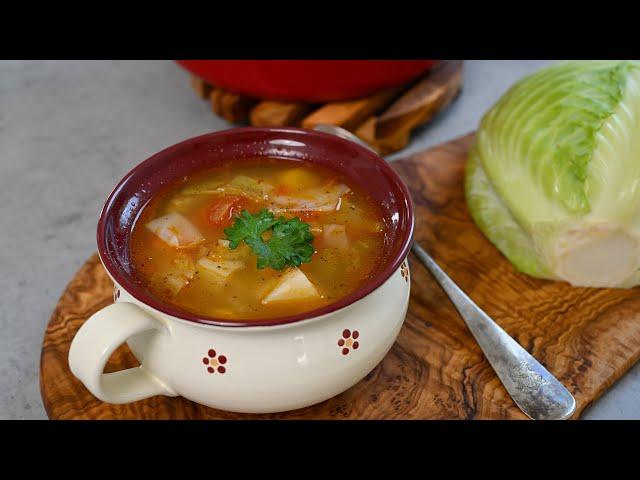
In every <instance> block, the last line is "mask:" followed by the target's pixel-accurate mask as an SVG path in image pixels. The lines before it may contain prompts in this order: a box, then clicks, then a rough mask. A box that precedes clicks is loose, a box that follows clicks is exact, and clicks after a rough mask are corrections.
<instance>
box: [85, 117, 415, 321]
mask: <svg viewBox="0 0 640 480" xmlns="http://www.w3.org/2000/svg"><path fill="white" fill-rule="evenodd" d="M236 132H237V133H245V134H246V133H256V134H259V133H267V132H271V133H278V134H283V135H286V134H288V133H295V134H297V135H300V134H302V135H307V136H311V137H319V138H321V139H322V138H323V137H324V138H326V139H328V140H331V141H337V142H339V143H345V144H348V145H349V147H351V148H356V149H357V150H359V151H360V153H361V154H362V155H365V156H367V157H369V158H370V159H371V160H372V161H374V162H375V163H376V164H377V166H379V167H380V168H381V169H382V170H383V171H384V173H385V174H386V175H387V176H388V178H390V179H391V181H392V182H393V183H395V184H396V187H397V188H398V189H399V191H400V192H401V193H402V197H403V198H401V199H400V200H403V202H399V204H400V203H402V206H401V207H400V210H401V211H402V210H403V209H406V212H403V213H405V216H406V218H408V222H409V228H408V229H407V230H406V232H405V234H404V236H403V237H401V240H400V242H401V248H400V250H399V251H398V253H397V254H396V255H395V256H394V257H393V258H392V259H391V260H390V261H388V262H387V264H386V266H385V267H384V268H383V269H381V270H380V271H379V272H378V273H377V274H376V275H375V276H374V277H373V278H371V279H370V280H369V281H367V282H366V283H365V284H364V285H362V286H361V287H360V288H358V289H357V290H355V291H353V292H351V293H350V294H349V295H346V296H344V297H342V298H340V299H339V300H337V301H335V302H332V303H330V304H328V305H325V306H323V307H320V308H316V309H313V310H309V311H306V312H302V313H298V314H295V315H287V316H282V317H274V318H264V319H249V320H247V319H244V320H243V319H240V320H227V319H221V318H215V317H205V316H198V315H196V314H193V313H191V312H187V311H185V310H181V309H179V308H176V307H173V306H171V305H169V304H167V303H164V302H162V301H161V300H159V299H157V298H156V297H154V296H153V295H151V294H150V293H147V292H146V291H145V290H144V288H142V287H141V286H140V285H137V284H136V283H134V282H133V281H131V278H130V276H128V275H126V274H123V272H121V271H120V269H119V268H118V267H117V265H116V262H114V261H113V259H112V258H110V255H109V254H108V253H107V252H108V251H107V248H106V235H105V227H106V218H107V215H108V214H109V213H110V206H111V205H112V204H113V202H114V200H115V199H116V198H117V196H118V193H119V192H120V190H121V187H122V186H123V185H124V184H125V183H126V182H127V181H128V180H129V179H130V178H131V177H133V176H134V175H135V174H136V173H137V172H138V171H139V170H141V169H143V168H144V166H145V165H146V164H148V163H150V162H152V161H154V159H156V158H157V157H158V156H164V155H167V154H169V153H170V151H172V150H178V149H180V148H181V147H184V146H187V145H189V144H194V143H197V142H199V141H202V140H204V139H207V138H210V137H213V136H222V135H229V134H233V133H236ZM327 168H331V167H330V166H327ZM365 190H366V187H365ZM134 223H135V222H134ZM131 228H133V225H132V227H131ZM414 229H415V217H414V206H413V200H412V198H411V193H410V192H409V189H408V187H407V185H406V184H405V182H404V181H403V180H402V179H401V178H400V176H399V175H398V174H397V173H396V171H395V170H394V169H393V168H391V165H390V164H389V163H388V162H387V161H385V160H384V159H383V158H382V157H381V156H379V155H377V154H376V153H374V152H372V151H371V150H368V149H366V148H364V147H363V146H361V145H358V144H356V143H354V142H350V141H348V140H345V139H343V138H340V137H337V136H335V135H331V134H328V133H324V132H319V131H316V130H308V129H303V128H296V127H233V128H229V129H225V130H219V131H215V132H211V133H206V134H203V135H198V136H196V137H191V138H188V139H186V140H183V141H181V142H178V143H176V144H173V145H171V146H169V147H167V148H164V149H162V150H160V151H159V152H157V153H155V154H153V155H151V156H150V157H148V158H147V159H146V160H143V161H142V162H140V163H139V164H137V165H136V166H134V167H133V168H132V169H131V170H130V171H129V172H127V174H126V175H124V177H122V179H121V180H120V181H119V182H118V184H117V185H116V186H115V188H114V189H113V190H112V191H111V193H110V194H109V196H108V197H107V200H106V202H105V203H104V205H103V207H102V210H101V212H100V219H99V220H98V226H97V232H96V233H97V243H98V255H99V257H100V260H101V261H102V264H103V265H104V267H105V268H106V270H107V272H108V273H109V275H110V276H111V278H112V279H113V280H115V282H116V283H117V284H118V285H119V286H120V288H122V289H124V290H125V291H126V292H127V293H128V294H129V295H131V296H132V297H134V298H135V299H136V300H138V301H139V302H141V303H143V304H144V305H147V306H149V307H151V308H153V309H154V310H157V311H159V312H161V313H164V314H165V315H169V316H171V317H176V318H178V319H180V320H186V321H188V322H192V323H196V324H200V325H204V326H217V327H275V326H280V325H288V324H293V323H296V322H303V321H305V320H313V319H316V318H318V317H322V316H324V315H327V314H330V313H334V312H336V311H338V310H341V309H343V308H346V307H348V306H350V305H353V304H354V303H356V302H358V301H359V300H362V299H363V298H364V297H366V296H368V295H369V294H371V293H373V292H374V291H375V290H376V289H378V288H379V287H380V286H382V285H383V284H384V283H385V282H386V281H387V280H388V279H389V278H390V277H391V275H393V273H394V272H396V270H397V269H398V268H400V266H401V265H402V262H403V261H404V260H405V259H406V257H407V255H408V254H409V251H410V250H411V244H412V241H413V235H414Z"/></svg>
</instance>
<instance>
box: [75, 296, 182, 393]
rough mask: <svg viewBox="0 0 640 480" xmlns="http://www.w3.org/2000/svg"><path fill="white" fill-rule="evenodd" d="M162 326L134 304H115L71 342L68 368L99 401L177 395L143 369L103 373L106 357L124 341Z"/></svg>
mask: <svg viewBox="0 0 640 480" xmlns="http://www.w3.org/2000/svg"><path fill="white" fill-rule="evenodd" d="M149 330H159V331H161V332H163V333H165V334H167V335H168V332H167V331H166V329H165V328H164V326H163V325H162V324H161V323H160V322H159V321H158V320H156V319H155V318H153V317H152V316H151V315H149V314H148V313H146V312H145V311H144V310H142V309H141V308H140V307H138V306H137V305H134V304H133V303H129V302H118V303H114V304H113V305H109V306H108V307H105V308H103V309H102V310H100V311H99V312H96V313H94V314H93V315H92V316H91V317H90V318H89V320H87V321H86V322H85V323H84V325H82V327H80V330H78V332H77V333H76V336H75V337H74V338H73V341H72V342H71V348H70V349H69V367H70V368H71V372H72V373H73V374H74V375H75V376H76V377H77V378H78V379H79V380H80V381H81V382H82V383H83V384H84V385H85V387H87V389H88V390H89V391H90V392H91V393H92V394H93V395H95V396H96V397H98V398H99V399H100V400H102V401H103V402H107V403H116V404H117V403H129V402H135V401H137V400H142V399H144V398H148V397H153V396H155V395H167V396H172V397H175V396H176V395H177V394H176V393H175V392H174V391H173V390H171V389H170V388H169V387H168V386H167V385H166V384H165V383H164V382H162V381H161V380H160V379H158V378H156V377H155V376H154V375H152V374H151V373H150V372H149V371H148V370H146V369H145V367H144V362H143V363H142V365H140V366H139V367H134V368H128V369H126V370H121V371H119V372H114V373H103V370H104V366H105V365H106V363H107V361H108V360H109V357H110V356H111V355H112V354H113V352H114V351H115V350H116V348H118V347H119V346H120V345H122V344H123V343H124V342H126V341H127V339H128V338H130V337H133V336H134V335H137V334H139V333H142V332H146V331H149Z"/></svg>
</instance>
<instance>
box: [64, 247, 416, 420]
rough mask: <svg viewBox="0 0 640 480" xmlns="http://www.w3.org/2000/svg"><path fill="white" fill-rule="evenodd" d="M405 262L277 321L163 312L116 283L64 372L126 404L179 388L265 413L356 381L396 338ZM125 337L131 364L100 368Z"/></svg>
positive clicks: (206, 401) (208, 401) (224, 405)
mask: <svg viewBox="0 0 640 480" xmlns="http://www.w3.org/2000/svg"><path fill="white" fill-rule="evenodd" d="M409 288H410V281H409V270H408V267H407V262H406V260H405V262H403V264H402V266H401V267H400V268H399V269H398V270H397V271H396V272H394V273H393V274H392V275H391V276H390V277H389V278H388V279H387V280H386V281H385V282H384V283H383V284H382V285H381V286H380V287H379V288H377V289H376V290H374V291H373V292H371V293H370V294H368V295H367V296H365V297H363V298H361V299H360V300H358V301H356V302H355V303H353V304H351V305H349V306H347V307H345V308H343V309H340V310H338V311H335V312H332V313H329V314H326V315H323V316H321V317H315V318H311V319H308V320H303V321H299V322H295V323H291V324H287V325H279V326H266V327H220V326H210V325H203V324H198V323H193V322H189V321H185V320H182V319H179V318H176V317H172V316H168V315H166V314H164V313H162V312H159V311H157V310H154V309H152V308H151V307H149V306H147V305H146V304H143V303H141V302H139V301H138V300H137V299H135V298H134V297H133V296H131V295H130V294H128V293H127V292H126V291H124V290H123V289H121V288H120V287H119V286H118V285H117V284H116V290H115V292H116V293H115V297H117V298H116V303H115V304H114V305H111V306H109V307H106V308H105V309H103V310H101V311H100V312H98V313H96V314H95V315H94V316H92V317H91V318H90V319H89V320H87V322H86V323H85V324H84V325H83V326H82V328H81V329H80V330H79V332H78V333H77V335H76V337H75V338H74V340H73V343H72V345H71V350H70V353H69V364H70V367H71V371H72V372H73V373H74V375H75V376H76V377H78V378H79V379H80V380H81V381H82V382H83V383H84V384H85V386H86V387H87V388H88V389H89V390H90V391H91V392H92V393H93V394H94V395H95V396H96V397H98V398H100V399H101V400H103V401H105V402H109V403H128V402H132V401H136V400H140V399H143V398H147V397H150V396H153V395H170V396H176V395H181V396H183V397H185V398H188V399H190V400H193V401H194V402H197V403H201V404H203V405H207V406H210V407H214V408H219V409H223V410H229V411H234V412H248V413H249V412H251V413H266V412H279V411H285V410H292V409H296V408H302V407H305V406H308V405H313V404H315V403H318V402H322V401H323V400H326V399H328V398H331V397H333V396H335V395H337V394H339V393H341V392H343V391H345V390H346V389H348V388H349V387H351V386H353V385H354V384H356V383H357V382H358V381H359V380H361V379H362V378H363V377H364V376H365V375H367V374H368V373H369V372H370V371H371V370H373V369H374V368H375V366H376V365H377V364H378V363H379V362H380V361H381V360H382V358H383V357H384V356H385V354H386V353H387V352H388V351H389V349H390V348H391V346H392V345H393V343H394V342H395V340H396V337H397V336H398V333H399V331H400V328H401V326H402V323H403V321H404V318H405V315H406V312H407V307H408V303H409ZM124 342H126V343H127V344H128V345H129V347H130V348H131V350H132V351H133V353H134V355H135V356H136V358H137V359H138V360H139V361H140V364H141V366H140V367H137V368H132V369H128V370H123V371H121V372H116V373H109V374H104V373H103V369H104V365H105V364H106V362H107V360H108V358H109V356H110V355H111V354H112V353H113V351H114V350H115V349H116V348H117V347H118V346H119V345H121V344H122V343H124Z"/></svg>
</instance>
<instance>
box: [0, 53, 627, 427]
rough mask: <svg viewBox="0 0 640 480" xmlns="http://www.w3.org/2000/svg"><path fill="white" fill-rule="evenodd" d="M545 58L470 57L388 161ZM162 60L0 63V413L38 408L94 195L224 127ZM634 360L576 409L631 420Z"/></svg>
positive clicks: (33, 412)
mask: <svg viewBox="0 0 640 480" xmlns="http://www.w3.org/2000/svg"><path fill="white" fill-rule="evenodd" d="M546 63H548V62H546V61H469V62H467V64H466V70H465V87H464V91H463V93H462V94H461V96H460V97H459V98H458V100H457V101H456V102H455V104H453V105H452V107H451V108H449V109H448V110H447V111H446V112H445V113H443V114H442V115H440V116H439V117H438V118H437V119H436V120H435V121H433V122H432V123H431V124H430V125H428V126H426V127H423V128H421V129H420V130H419V131H417V132H416V134H415V135H414V136H413V139H412V141H411V144H410V145H409V147H408V148H407V149H405V150H404V151H402V152H400V153H397V154H395V155H393V156H390V157H389V160H393V159H395V158H398V157H399V156H404V155H407V154H410V153H412V152H416V151H419V150H422V149H424V148H426V147H430V146H433V145H436V144H438V143H440V142H443V141H446V140H449V139H451V138H454V137H456V136H458V135H461V134H464V133H467V132H469V131H471V130H473V129H474V128H475V127H476V125H477V123H478V120H479V119H480V117H481V115H482V113H483V112H484V111H485V110H486V109H487V108H488V107H489V106H490V105H491V104H492V103H493V102H494V101H495V100H497V99H498V97H499V96H500V95H501V94H502V93H503V92H504V91H505V90H506V89H507V88H508V87H509V85H511V84H512V83H513V82H514V81H515V80H516V79H518V78H520V77H521V76H523V75H525V74H527V73H530V72H533V71H534V70H536V69H538V68H539V67H541V66H542V65H544V64H546ZM229 126H230V124H228V123H227V122H226V121H224V120H221V119H220V118H218V117H216V116H215V115H214V114H212V113H211V111H210V110H209V106H208V104H207V102H205V101H202V100H200V99H198V98H196V96H195V95H194V94H193V92H192V91H191V89H190V86H189V82H188V76H187V74H186V73H185V72H184V71H182V70H181V69H180V68H179V67H177V66H176V65H175V64H174V63H172V62H169V61H46V62H43V61H2V62H0V221H1V224H2V225H3V226H4V227H3V232H2V234H1V235H0V267H1V269H2V277H1V279H0V322H1V326H2V335H1V336H0V419H42V418H46V415H45V412H44V408H43V406H42V401H41V399H40V391H39V384H38V381H39V380H38V367H39V360H40V346H41V342H42V336H43V333H44V329H45V326H46V324H47V321H48V320H49V317H50V315H51V311H52V309H53V307H54V305H55V304H56V301H57V299H58V297H59V296H60V294H61V292H62V290H63V289H64V287H65V285H66V283H67V282H68V281H69V279H71V277H72V276H73V274H74V273H75V272H76V270H77V269H78V268H79V267H80V266H81V265H82V263H83V262H84V261H85V260H86V259H87V257H88V256H89V255H91V254H92V253H93V252H94V251H95V249H96V245H95V226H96V222H97V219H98V214H99V211H100V208H101V206H102V203H103V202H104V200H105V198H106V196H107V195H108V194H109V192H110V191H111V189H112V187H113V186H114V185H115V184H116V182H117V181H118V180H120V178H121V177H122V176H123V175H124V174H125V173H126V172H127V171H128V170H129V169H130V168H131V167H132V166H134V165H135V164H137V163H139V162H140V161H142V160H144V159H145V158H147V157H148V156H150V155H151V154H153V153H155V152H157V151H159V150H161V149H163V148H164V147H167V146H169V145H172V144H174V143H176V142H178V141H180V140H183V139H185V138H188V137H192V136H195V135H199V134H202V133H206V132H210V131H213V130H220V129H223V128H227V127H229ZM639 398H640V365H636V366H635V368H633V369H632V370H631V371H630V372H629V373H628V374H627V375H625V376H624V378H623V379H621V380H620V381H619V382H618V383H617V384H616V385H614V386H613V387H612V388H611V389H610V390H609V391H608V392H607V393H606V394H605V395H604V396H603V397H602V398H601V399H600V400H599V401H597V402H596V403H595V404H594V405H593V406H592V407H591V408H590V409H589V410H588V411H587V412H586V414H585V416H584V418H590V419H596V418H602V419H603V418H607V419H621V418H636V419H640V402H639V401H638V399H639Z"/></svg>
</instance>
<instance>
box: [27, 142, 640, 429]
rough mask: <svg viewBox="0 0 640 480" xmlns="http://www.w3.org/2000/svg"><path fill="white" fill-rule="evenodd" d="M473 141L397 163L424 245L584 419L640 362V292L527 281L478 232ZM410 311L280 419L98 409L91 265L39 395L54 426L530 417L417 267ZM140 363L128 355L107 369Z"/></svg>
mask: <svg viewBox="0 0 640 480" xmlns="http://www.w3.org/2000/svg"><path fill="white" fill-rule="evenodd" d="M472 141H473V136H472V135H467V136H465V137H462V138H460V139H457V140H454V141H451V142H449V143H446V144H443V145H441V146H438V147H436V148H433V149H431V150H428V151H426V152H422V153H418V154H415V155H413V156H411V157H409V158H406V159H403V160H399V161H397V162H394V164H393V165H394V167H395V168H396V169H397V171H398V172H399V173H400V175H401V176H402V177H403V178H404V179H405V181H406V182H407V184H408V185H409V188H410V189H411V191H412V193H413V198H414V201H415V204H416V220H417V229H416V239H417V240H418V241H419V242H420V243H421V244H422V245H423V246H424V247H425V248H426V249H427V250H428V251H429V252H431V254H432V255H433V256H434V257H435V259H436V260H437V261H438V262H439V263H440V265H441V266H442V267H443V268H444V269H445V270H446V271H447V273H448V274H449V275H450V276H451V277H452V278H453V280H454V281H455V282H457V283H458V284H459V285H460V286H461V287H462V289H463V290H464V291H466V292H467V293H468V294H469V296H470V297H471V298H473V300H475V301H476V302H477V303H478V304H479V305H480V307H482V308H483V309H485V310H486V311H487V313H488V314H489V315H491V316H492V317H493V318H494V319H495V320H496V321H497V322H498V323H499V324H500V325H501V326H502V327H503V328H504V329H505V330H506V331H507V332H508V333H509V334H510V335H512V336H513V337H514V338H515V339H516V340H517V341H518V342H519V343H520V344H521V345H523V346H524V347H525V348H526V349H527V350H528V351H529V352H531V353H532V354H533V355H534V356H535V357H536V358H537V359H538V360H540V361H541V362H542V363H543V364H544V365H546V366H547V368H548V369H549V370H550V371H551V372H552V373H553V374H555V375H556V376H557V377H558V378H559V379H560V381H562V382H563V383H564V385H565V386H566V387H567V388H568V389H569V390H570V391H571V393H573V395H574V396H575V398H576V402H577V410H576V413H575V415H574V417H573V418H577V417H579V415H580V414H581V413H582V411H583V410H584V408H585V407H586V406H587V405H589V404H590V403H591V402H592V401H593V400H594V399H596V398H597V397H598V396H599V395H601V394H602V392H604V391H605V390H606V389H607V387H609V386H610V385H611V384H612V383H613V382H615V381H616V379H618V378H619V377H620V376H621V375H622V374H623V373H624V372H625V371H626V370H628V369H629V368H630V367H631V366H632V365H633V363H634V362H635V361H636V360H637V359H638V358H639V357H640V290H638V289H630V290H609V289H589V288H573V287H571V286H569V285H568V284H566V283H561V282H551V281H544V280H536V279H533V278H530V277H527V276H525V275H522V274H519V273H517V272H516V271H515V270H514V268H513V267H512V266H511V265H510V264H509V263H508V262H507V261H506V260H505V259H504V257H502V255H501V254H500V253H499V252H498V251H497V250H496V249H495V248H494V247H493V246H492V245H491V243H489V241H488V240H487V239H486V238H485V237H483V235H482V234H481V233H480V231H479V230H478V229H477V228H476V227H475V225H474V224H473V222H472V221H471V218H470V217H469V213H468V211H467V209H466V206H465V201H464V194H463V189H462V185H463V171H464V163H465V160H466V155H467V150H468V148H469V146H470V144H471V142H472ZM410 263H411V272H412V277H411V304H410V307H409V313H408V315H407V319H406V322H405V324H404V326H403V328H402V330H401V332H400V335H399V337H398V341H397V342H396V344H395V345H394V346H393V348H392V349H391V351H390V352H389V354H388V355H387V356H386V357H385V359H384V360H383V361H382V362H381V363H380V364H379V365H378V366H377V367H376V368H375V369H374V370H373V371H372V372H371V373H370V374H369V375H367V377H366V378H365V379H364V380H362V381H361V382H360V383H358V384H357V385H355V386H354V387H352V388H351V389H349V390H347V391H346V392H344V393H343V394H341V395H339V396H337V397H334V398H332V399H330V400H327V401H326V402H323V403H321V404H318V405H314V406H311V407H308V408H304V409H300V410H295V411H291V412H285V413H278V414H273V415H243V414H237V413H229V412H224V411H219V410H215V409H211V408H207V407H203V406H201V405H198V404H195V403H193V402H190V401H188V400H185V399H183V398H179V397H177V398H170V397H162V396H158V397H154V398H150V399H147V400H142V401H139V402H135V403H130V404H126V405H109V404H106V403H103V402H101V401H99V400H97V399H96V398H95V397H93V395H91V394H90V393H89V392H88V391H87V390H86V389H85V388H84V386H83V385H82V384H81V383H80V382H79V381H78V380H77V379H75V378H74V377H73V375H72V374H71V372H70V371H69V366H68V364H67V355H68V352H69V345H70V343H71V340H72V338H73V336H74V334H75V333H76V331H77V330H78V328H79V327H80V326H81V325H82V323H83V322H84V321H85V320H86V319H87V318H88V317H89V316H90V315H91V314H93V313H94V312H95V311H97V310H98V309H100V308H102V307H104V306H106V305H108V304H110V303H111V302H112V301H113V298H112V297H113V285H112V283H111V281H110V280H109V278H108V277H107V275H106V273H105V271H104V269H103V268H102V266H101V265H100V262H99V260H98V258H97V255H94V256H93V257H91V258H90V259H89V260H88V261H87V262H86V263H85V265H84V266H83V267H82V268H81V269H80V270H79V271H78V273H77V274H76V276H75V277H74V278H73V279H72V280H71V282H70V283H69V285H68V286H67V288H66V290H65V291H64V293H63V295H62V297H61V298H60V300H59V302H58V305H57V307H56V309H55V311H54V312H53V315H52V317H51V321H50V323H49V325H48V328H47V330H46V333H45V338H44V344H43V347H42V356H41V364H40V388H41V392H42V399H43V402H44V406H45V409H46V411H47V414H48V415H49V417H50V418H52V419H238V418H240V419H251V418H290V419H312V418H313V419H396V418H397V419H523V418H525V416H524V415H523V414H522V413H521V412H520V410H519V409H518V408H517V407H516V406H515V404H514V403H513V401H512V400H511V398H510V397H509V395H508V394H507V392H506V391H505V389H504V388H503V387H502V385H501V383H500V381H499V380H498V378H497V377H496V375H495V373H494V372H493V370H492V369H491V367H490V366H489V363H488V362H487V360H486V359H485V358H484V356H483V355H482V352H481V351H480V348H479V347H478V345H477V344H476V343H475V341H474V339H473V337H472V336H471V334H470V333H469V331H468V330H467V329H466V327H465V325H464V323H463V321H462V320H461V318H460V317H459V316H458V314H457V312H456V311H455V309H454V308H453V306H452V304H451V303H450V302H449V300H448V298H447V297H446V295H445V294H444V292H443V291H442V290H441V289H440V288H439V287H438V285H437V284H436V283H435V281H434V280H432V279H431V277H430V276H429V274H428V273H427V271H426V270H425V269H424V268H423V267H422V265H421V264H420V263H419V262H417V261H416V260H415V259H413V258H412V257H410ZM136 364H137V363H136V361H135V359H134V358H133V356H132V355H131V353H130V352H129V351H128V349H127V347H121V348H120V349H119V350H118V351H117V352H116V353H115V354H114V355H113V357H112V359H111V360H110V362H109V364H108V367H107V371H114V370H118V369H121V368H128V367H131V366H134V365H136Z"/></svg>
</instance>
